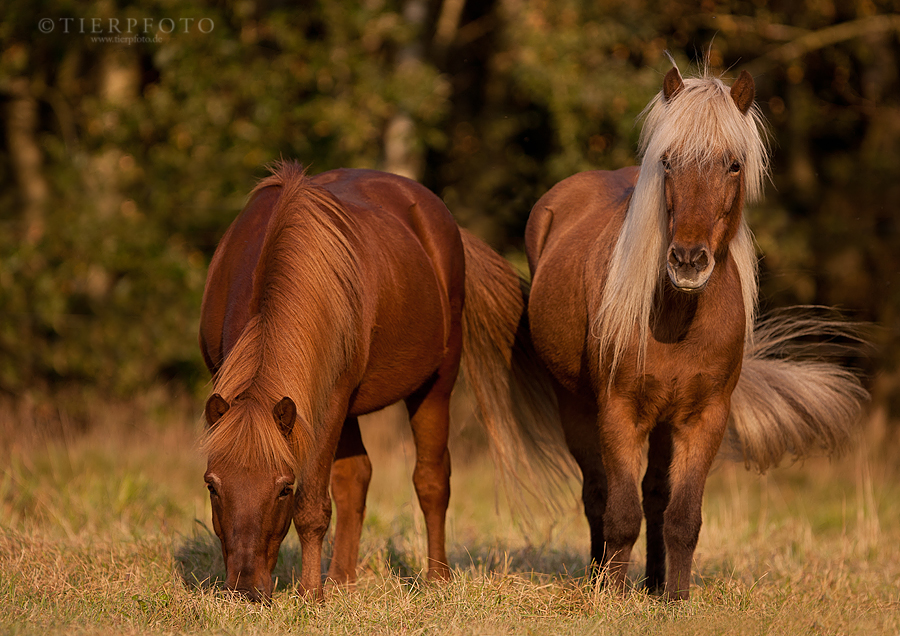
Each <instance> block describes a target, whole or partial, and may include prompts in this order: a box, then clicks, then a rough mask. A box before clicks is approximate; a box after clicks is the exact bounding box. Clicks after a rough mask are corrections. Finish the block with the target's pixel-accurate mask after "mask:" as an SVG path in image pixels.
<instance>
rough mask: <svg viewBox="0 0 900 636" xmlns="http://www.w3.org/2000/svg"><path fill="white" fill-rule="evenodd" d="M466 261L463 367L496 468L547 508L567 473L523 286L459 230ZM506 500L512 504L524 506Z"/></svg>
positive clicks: (569, 469)
mask: <svg viewBox="0 0 900 636" xmlns="http://www.w3.org/2000/svg"><path fill="white" fill-rule="evenodd" d="M460 233H461V235H462V241H463V246H464V249H465V259H466V279H465V292H466V298H465V306H464V309H463V354H462V368H463V373H464V375H465V378H466V380H467V383H468V386H469V389H470V390H471V392H472V394H473V396H474V398H475V401H476V404H477V407H478V411H479V412H480V415H481V420H482V422H483V424H484V427H485V430H486V431H487V435H488V439H489V441H490V447H491V453H492V455H493V458H494V462H495V466H497V467H498V468H499V469H500V470H499V473H500V475H501V476H502V478H503V481H504V482H505V483H506V484H508V483H509V481H510V478H515V479H516V481H517V482H519V483H520V484H521V485H523V486H524V487H525V489H526V490H529V491H530V492H531V493H532V494H533V495H536V496H538V497H540V498H541V499H543V500H546V501H547V502H553V501H556V500H557V497H554V496H553V495H554V494H556V493H555V490H556V489H558V487H560V486H561V485H562V484H563V483H564V480H565V478H566V477H567V476H568V475H570V474H573V470H572V469H573V464H572V460H571V457H570V455H569V454H568V452H566V447H565V440H564V438H563V433H562V426H561V425H560V422H559V410H558V408H557V403H556V395H555V392H554V390H553V385H552V380H551V377H550V373H549V371H548V370H547V369H546V367H545V366H544V365H543V363H542V362H541V361H540V359H539V358H538V356H537V354H536V353H535V351H534V348H533V345H532V343H531V335H530V332H529V328H528V315H527V312H526V306H527V302H528V284H527V282H526V281H524V280H523V279H522V278H521V277H520V276H519V275H518V274H517V273H516V272H515V271H514V270H513V268H512V267H511V266H510V265H509V263H507V262H506V260H505V259H504V258H503V257H502V256H500V255H499V254H497V253H496V252H495V251H494V250H492V249H491V248H490V247H489V246H488V245H487V244H485V243H484V242H483V241H481V240H480V239H478V238H477V237H475V236H474V235H473V234H471V233H470V232H468V231H466V230H461V231H460ZM507 491H508V494H512V496H513V499H514V500H518V501H517V503H523V501H522V500H521V499H520V498H519V497H518V496H517V495H518V493H519V489H514V490H513V491H512V493H509V491H510V489H509V488H507Z"/></svg>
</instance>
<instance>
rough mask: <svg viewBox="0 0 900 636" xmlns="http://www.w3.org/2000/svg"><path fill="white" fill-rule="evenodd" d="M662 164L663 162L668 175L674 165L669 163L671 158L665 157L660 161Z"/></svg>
mask: <svg viewBox="0 0 900 636" xmlns="http://www.w3.org/2000/svg"><path fill="white" fill-rule="evenodd" d="M660 162H662V167H663V170H665V171H666V173H667V174H668V172H669V171H670V170H671V169H672V164H671V162H670V161H669V157H668V156H667V155H663V156H662V158H661V159H660Z"/></svg>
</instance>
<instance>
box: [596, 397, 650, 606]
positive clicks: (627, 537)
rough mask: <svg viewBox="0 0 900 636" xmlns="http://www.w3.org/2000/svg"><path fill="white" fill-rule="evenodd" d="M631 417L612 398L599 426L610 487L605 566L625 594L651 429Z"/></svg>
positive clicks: (637, 529)
mask: <svg viewBox="0 0 900 636" xmlns="http://www.w3.org/2000/svg"><path fill="white" fill-rule="evenodd" d="M632 413H633V408H631V406H630V404H629V403H628V402H627V401H625V400H623V399H621V398H619V399H616V398H612V397H610V398H609V399H608V400H607V403H606V405H605V406H604V407H602V409H601V413H600V422H599V424H600V448H601V453H602V456H603V466H604V468H605V471H606V483H607V499H606V510H605V512H604V514H603V532H604V537H605V540H606V553H605V555H604V565H605V566H606V567H607V571H608V576H609V580H610V581H611V583H612V584H613V585H614V586H615V587H616V588H617V589H619V590H621V591H624V590H625V582H626V576H627V574H628V565H629V564H630V563H631V549H632V548H633V547H634V543H635V541H637V538H638V535H639V534H640V532H641V521H642V519H643V512H642V510H641V497H640V494H639V493H638V478H639V474H640V468H641V448H642V447H643V444H644V441H645V440H646V439H647V430H648V427H646V426H643V425H642V424H641V423H639V422H636V421H635V420H634V416H633V414H632Z"/></svg>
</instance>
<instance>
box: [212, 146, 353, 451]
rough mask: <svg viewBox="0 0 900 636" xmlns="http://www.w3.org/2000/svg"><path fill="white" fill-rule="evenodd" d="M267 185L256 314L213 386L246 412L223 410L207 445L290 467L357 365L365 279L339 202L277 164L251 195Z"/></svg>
mask: <svg viewBox="0 0 900 636" xmlns="http://www.w3.org/2000/svg"><path fill="white" fill-rule="evenodd" d="M270 186H276V187H280V188H282V194H281V197H280V199H279V202H278V207H277V209H276V210H275V212H274V213H273V216H272V220H271V221H270V227H269V230H268V232H267V235H266V240H265V242H264V245H263V249H262V252H261V254H260V259H259V264H258V265H257V273H258V278H259V280H258V281H257V283H256V286H255V289H256V292H255V302H254V303H253V304H254V305H255V306H257V307H258V308H259V312H258V313H257V314H255V315H254V316H253V317H251V319H250V320H249V321H248V323H247V325H246V326H245V328H244V330H243V332H242V333H241V335H240V337H239V338H238V340H237V342H236V343H235V344H234V346H233V347H232V349H231V350H230V351H229V353H228V355H227V357H226V359H225V361H224V362H223V364H222V367H221V369H220V370H219V372H218V373H217V374H216V377H215V380H214V384H215V390H216V392H217V393H219V394H220V395H222V396H223V397H224V398H225V400H226V401H228V402H229V403H231V402H232V400H234V399H235V398H236V397H237V396H239V395H240V396H241V397H242V399H239V400H237V402H236V403H237V404H240V405H241V410H240V411H239V412H238V414H240V413H241V412H244V411H245V412H246V414H247V415H246V417H241V418H238V417H237V415H238V414H233V413H232V411H233V410H234V409H233V408H232V409H229V411H228V412H227V413H226V414H225V416H224V417H223V419H222V421H221V422H220V423H219V424H217V426H216V427H214V428H213V430H212V431H211V432H210V434H209V435H208V436H207V438H206V441H205V443H204V448H205V449H206V450H207V452H210V453H211V452H212V451H213V450H215V451H218V452H219V453H220V454H221V455H222V456H231V455H230V453H231V451H229V450H228V449H229V448H230V447H232V446H234V447H236V448H237V449H238V451H237V452H247V453H250V454H251V455H253V456H254V458H255V461H264V462H268V463H269V464H277V463H278V462H281V461H283V460H284V459H285V449H288V451H289V452H290V453H291V455H292V456H293V457H294V462H296V461H299V460H300V459H301V458H302V456H303V455H305V448H306V445H307V442H308V440H309V439H312V438H313V436H314V435H315V431H316V430H318V428H319V426H320V425H321V424H322V422H323V419H324V417H325V410H326V408H327V407H328V406H329V398H330V397H331V395H330V393H331V390H332V388H333V386H334V382H335V380H336V378H337V377H338V376H339V375H340V374H341V373H342V372H343V371H344V370H346V368H347V365H348V364H350V361H352V360H353V357H354V355H355V353H356V342H357V340H356V335H357V334H356V330H357V324H358V314H359V308H360V305H361V286H360V285H361V282H360V273H359V264H358V262H357V260H356V258H355V256H354V251H353V248H352V245H351V243H350V238H349V237H348V234H349V233H352V231H353V230H352V223H351V219H350V217H349V214H348V213H347V211H346V210H345V209H344V208H343V207H342V206H341V204H340V203H338V202H337V201H336V200H334V198H333V197H332V196H331V195H330V194H329V193H328V192H326V191H325V190H323V189H322V188H320V187H319V186H317V185H315V184H314V183H312V182H310V180H309V179H308V178H307V177H306V175H305V172H304V170H303V169H302V168H301V167H300V166H299V165H297V164H294V163H280V164H276V165H275V166H274V167H273V169H272V175H270V176H269V177H267V178H265V179H263V180H262V181H261V182H260V183H259V185H258V186H257V187H256V189H255V190H254V191H253V193H255V192H257V191H258V190H260V189H262V188H266V187H270ZM253 193H251V196H252V195H253ZM284 397H290V398H291V399H292V400H293V401H294V403H295V404H296V406H297V420H296V422H295V424H294V428H293V432H292V435H291V440H290V443H288V441H287V440H285V438H284V436H283V435H282V434H281V432H280V430H279V429H278V426H277V425H276V424H275V421H274V417H273V415H272V408H273V407H274V406H275V404H277V403H278V402H279V401H280V400H281V399H282V398H284ZM254 404H258V407H259V408H257V407H256V406H254ZM250 422H252V423H253V426H252V427H250V428H248V423H250ZM247 444H249V446H247ZM241 446H244V448H245V450H244V451H241V450H240V448H241ZM235 460H236V461H237V460H238V458H237V457H235Z"/></svg>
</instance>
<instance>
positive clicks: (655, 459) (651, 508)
mask: <svg viewBox="0 0 900 636" xmlns="http://www.w3.org/2000/svg"><path fill="white" fill-rule="evenodd" d="M671 463H672V429H671V427H670V426H669V425H668V423H660V424H657V425H656V427H655V428H654V429H653V430H652V431H651V432H650V450H649V452H648V454H647V472H646V473H645V474H644V480H643V482H642V483H641V490H642V493H643V507H644V518H645V519H646V520H647V571H646V577H647V578H646V581H645V585H646V587H647V589H648V590H649V591H650V592H653V593H659V592H662V591H663V587H664V585H665V582H666V544H665V539H664V536H663V524H664V515H665V512H666V507H667V506H668V505H669V496H670V494H671V491H670V489H669V465H670V464H671Z"/></svg>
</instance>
